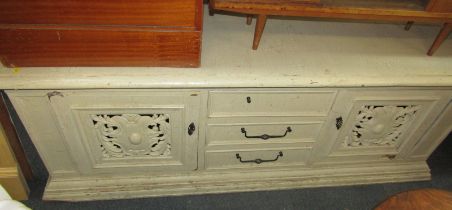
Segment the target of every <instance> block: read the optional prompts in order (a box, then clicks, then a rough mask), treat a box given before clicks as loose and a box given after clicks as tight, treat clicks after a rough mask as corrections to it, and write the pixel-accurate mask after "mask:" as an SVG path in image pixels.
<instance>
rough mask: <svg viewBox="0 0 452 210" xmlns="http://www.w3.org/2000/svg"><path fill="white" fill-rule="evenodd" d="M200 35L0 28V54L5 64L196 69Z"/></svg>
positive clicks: (142, 31) (103, 30) (115, 30)
mask: <svg viewBox="0 0 452 210" xmlns="http://www.w3.org/2000/svg"><path fill="white" fill-rule="evenodd" d="M200 36H201V33H200V32H190V31H160V30H133V29H127V30H126V29H121V28H114V29H105V28H95V29H87V28H79V29H39V28H2V27H1V26H0V57H1V60H2V63H3V64H4V65H5V66H8V67H33V66H45V67H50V66H171V67H197V66H199V64H200V46H201V40H200Z"/></svg>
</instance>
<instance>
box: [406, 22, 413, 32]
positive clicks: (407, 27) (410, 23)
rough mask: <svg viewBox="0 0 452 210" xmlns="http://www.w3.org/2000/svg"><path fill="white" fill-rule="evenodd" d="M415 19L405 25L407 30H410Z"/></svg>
mask: <svg viewBox="0 0 452 210" xmlns="http://www.w3.org/2000/svg"><path fill="white" fill-rule="evenodd" d="M413 24H414V21H408V22H407V23H406V25H405V31H409V30H410V28H411V26H413Z"/></svg>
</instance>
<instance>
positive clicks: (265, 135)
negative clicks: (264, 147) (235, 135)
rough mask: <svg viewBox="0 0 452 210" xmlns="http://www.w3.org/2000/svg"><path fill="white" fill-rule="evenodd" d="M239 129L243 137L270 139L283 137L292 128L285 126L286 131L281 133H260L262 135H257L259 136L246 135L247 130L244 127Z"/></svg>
mask: <svg viewBox="0 0 452 210" xmlns="http://www.w3.org/2000/svg"><path fill="white" fill-rule="evenodd" d="M241 131H242V133H243V134H244V135H245V138H248V139H262V140H267V139H271V138H283V137H285V136H286V135H287V133H290V132H292V128H290V127H287V129H286V132H285V133H284V134H283V135H269V134H262V135H259V136H248V134H247V131H246V130H245V128H241Z"/></svg>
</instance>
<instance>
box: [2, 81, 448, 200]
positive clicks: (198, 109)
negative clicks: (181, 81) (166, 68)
mask: <svg viewBox="0 0 452 210" xmlns="http://www.w3.org/2000/svg"><path fill="white" fill-rule="evenodd" d="M7 93H8V95H9V97H10V98H11V100H12V102H13V104H14V107H15V108H16V110H17V112H18V114H19V116H20V118H21V120H22V121H23V123H24V125H25V126H26V128H27V131H28V132H29V134H30V136H31V138H32V140H33V142H34V144H35V145H36V147H37V149H38V152H39V154H40V155H41V157H42V158H43V160H44V162H45V164H46V167H47V168H48V170H49V172H50V181H49V183H48V185H47V187H46V192H45V194H44V198H45V199H55V200H93V199H113V198H129V197H146V196H162V195H182V194H200V193H218V192H235V191H251V190H270V189H288V188H300V187H313V186H332V185H335V186H337V185H352V184H368V183H382V182H396V181H415V180H427V179H429V178H430V172H429V168H428V166H427V164H426V162H425V161H426V158H427V156H426V155H425V154H426V153H430V152H431V151H432V148H434V147H436V146H437V145H438V144H439V143H440V142H441V140H442V139H441V138H444V135H442V136H441V137H439V136H437V137H435V138H437V139H435V140H432V139H429V138H425V137H424V135H426V134H428V133H429V131H431V130H435V131H438V132H440V133H447V132H449V131H450V129H449V128H450V126H442V127H439V128H435V127H434V126H433V125H435V124H438V123H441V124H444V123H445V119H444V116H449V115H450V114H449V112H450V110H451V109H450V108H449V109H446V106H448V104H449V103H450V101H451V99H452V90H451V89H440V88H255V89H247V88H244V89H238V88H227V89H226V88H225V89H219V88H218V89H198V90H185V89H179V90H175V89H174V90H158V89H149V90H94V89H93V90H58V91H55V90H39V91H38V90H15V91H13V90H11V91H7ZM444 110H446V111H444ZM437 119H441V122H437ZM448 129H449V130H448ZM430 141H431V143H429V142H430ZM417 145H429V147H426V149H425V150H423V149H422V148H420V147H419V146H417ZM413 151H414V152H413ZM414 153H415V154H423V156H420V155H417V156H416V158H414V155H413V154H414Z"/></svg>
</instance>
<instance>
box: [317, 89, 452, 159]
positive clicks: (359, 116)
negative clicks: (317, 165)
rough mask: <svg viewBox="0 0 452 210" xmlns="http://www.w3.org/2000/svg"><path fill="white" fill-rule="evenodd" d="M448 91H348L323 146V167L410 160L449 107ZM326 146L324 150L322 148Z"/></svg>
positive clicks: (320, 152) (337, 106)
mask: <svg viewBox="0 0 452 210" xmlns="http://www.w3.org/2000/svg"><path fill="white" fill-rule="evenodd" d="M446 94H447V93H445V92H443V91H440V90H438V91H433V90H432V91H415V90H413V91H410V90H404V91H397V90H394V91H372V90H344V91H342V92H341V93H340V94H339V96H338V99H337V101H336V104H335V105H334V107H333V113H334V116H331V118H330V120H329V124H330V126H329V128H328V129H327V130H329V131H328V132H327V133H328V135H325V138H323V141H321V142H320V143H319V145H317V146H316V147H317V149H316V152H317V156H320V157H317V158H320V159H323V161H332V162H335V161H352V162H360V161H370V160H373V161H375V160H392V159H396V158H405V156H406V153H407V152H408V151H409V150H411V149H412V147H413V146H414V145H415V144H416V143H417V142H418V141H419V139H420V137H421V136H422V134H423V133H424V132H425V131H426V130H427V129H428V128H429V126H430V125H431V123H432V122H433V120H434V119H435V118H436V116H437V115H438V114H439V113H440V112H441V111H442V109H443V108H444V106H445V105H446V104H447V100H446V97H445V95H446ZM320 144H322V145H320Z"/></svg>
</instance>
